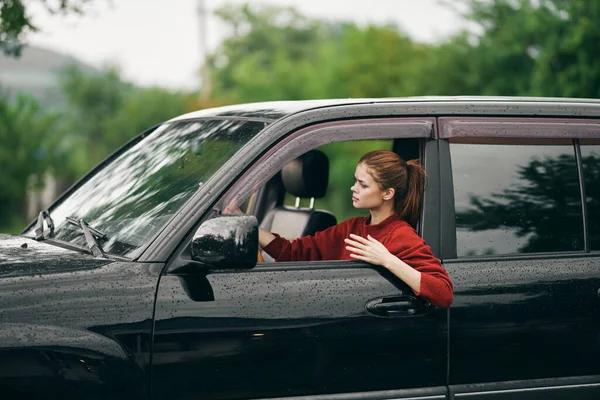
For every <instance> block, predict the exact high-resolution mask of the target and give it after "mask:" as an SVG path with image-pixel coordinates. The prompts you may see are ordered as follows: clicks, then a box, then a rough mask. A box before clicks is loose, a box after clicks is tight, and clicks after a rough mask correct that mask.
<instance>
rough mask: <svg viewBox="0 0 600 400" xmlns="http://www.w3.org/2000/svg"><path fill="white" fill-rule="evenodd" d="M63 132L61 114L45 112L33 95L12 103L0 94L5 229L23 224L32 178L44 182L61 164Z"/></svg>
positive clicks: (0, 226)
mask: <svg viewBox="0 0 600 400" xmlns="http://www.w3.org/2000/svg"><path fill="white" fill-rule="evenodd" d="M62 132H63V131H62V129H61V125H60V118H59V115H58V114H49V113H46V112H44V110H42V108H41V107H40V106H39V104H38V103H37V102H36V101H35V100H34V99H33V98H31V97H28V96H24V95H21V96H18V97H17V99H16V101H15V102H14V103H9V102H8V99H7V97H0V143H2V145H1V146H0V170H1V171H2V174H0V187H1V188H2V190H0V230H1V231H12V232H15V231H18V230H20V229H21V228H22V227H23V224H24V220H25V197H26V191H27V188H28V186H29V182H30V179H32V178H34V179H33V180H34V181H35V182H43V181H44V179H43V178H44V177H43V175H44V173H45V172H46V171H49V170H52V169H53V167H55V166H57V165H58V164H59V160H60V159H61V154H60V151H61V150H60V146H61V142H62Z"/></svg>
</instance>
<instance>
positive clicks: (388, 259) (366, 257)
mask: <svg viewBox="0 0 600 400" xmlns="http://www.w3.org/2000/svg"><path fill="white" fill-rule="evenodd" d="M344 241H345V242H346V244H347V245H348V246H347V247H346V249H347V250H349V251H350V252H351V253H352V254H350V257H353V258H356V259H357V260H362V261H366V262H368V263H371V264H375V265H381V266H383V267H385V268H387V269H389V270H390V271H391V272H392V273H393V274H394V275H396V276H397V277H398V278H400V279H402V281H403V282H404V283H406V284H407V285H408V286H410V288H411V289H412V290H414V291H415V292H416V293H419V292H420V291H421V273H420V272H419V271H417V270H416V269H414V268H413V267H411V266H410V265H408V264H407V263H405V262H404V261H402V260H401V259H399V258H398V257H396V256H395V255H393V254H392V253H390V252H389V250H388V249H387V248H386V247H385V246H384V245H383V244H381V243H380V242H378V241H377V240H375V239H374V238H373V237H372V236H371V235H369V236H367V239H365V238H363V237H361V236H358V235H355V234H353V233H351V234H350V239H344Z"/></svg>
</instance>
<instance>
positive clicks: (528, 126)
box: [438, 117, 600, 263]
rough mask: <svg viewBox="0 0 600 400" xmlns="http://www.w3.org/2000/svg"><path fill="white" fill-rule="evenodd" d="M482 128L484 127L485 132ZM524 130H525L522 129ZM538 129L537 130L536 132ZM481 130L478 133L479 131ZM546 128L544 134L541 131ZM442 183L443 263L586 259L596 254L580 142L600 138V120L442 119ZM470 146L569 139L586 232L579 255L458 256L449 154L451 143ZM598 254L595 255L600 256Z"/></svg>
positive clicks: (439, 121)
mask: <svg viewBox="0 0 600 400" xmlns="http://www.w3.org/2000/svg"><path fill="white" fill-rule="evenodd" d="M481 127H484V128H483V129H482V128H481ZM523 127H524V128H523ZM536 127H537V128H536ZM478 128H479V129H478ZM542 128H544V129H545V130H542ZM438 132H439V139H440V140H439V146H440V166H439V168H440V179H441V182H442V185H441V190H442V198H444V199H446V201H441V202H440V208H441V210H440V212H441V215H442V217H441V220H442V227H441V232H442V237H443V241H442V260H443V261H444V262H450V263H453V262H461V261H469V262H472V261H494V260H519V259H525V260H526V259H540V258H567V257H574V256H587V255H589V254H590V253H593V252H592V251H591V250H590V245H589V231H588V229H589V228H588V225H589V224H588V218H589V215H588V210H587V202H586V198H585V180H584V175H583V174H584V171H583V169H582V161H581V147H580V139H583V140H588V139H597V138H600V119H582V118H573V119H569V118H535V117H532V118H514V117H506V118H501V117H439V118H438ZM454 138H455V139H458V141H459V142H464V143H469V142H471V141H476V140H477V139H486V140H490V139H498V140H499V141H503V140H507V139H508V140H510V139H522V140H527V139H532V140H538V139H567V140H569V141H570V142H571V145H572V146H573V150H574V155H575V160H576V168H577V176H578V184H579V193H580V197H581V214H582V230H583V249H582V250H577V251H560V252H539V253H511V254H494V255H477V256H461V257H459V256H458V255H457V245H458V243H457V237H456V209H455V198H454V178H453V170H452V160H451V154H450V140H451V139H454ZM597 252H598V251H596V253H597Z"/></svg>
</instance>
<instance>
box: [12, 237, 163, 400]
mask: <svg viewBox="0 0 600 400" xmlns="http://www.w3.org/2000/svg"><path fill="white" fill-rule="evenodd" d="M0 252H1V254H2V260H1V261H0V288H1V289H0V388H3V390H4V392H3V395H2V398H11V395H12V396H15V398H27V396H29V397H30V398H45V399H54V398H56V399H59V398H60V399H82V398H86V399H92V398H97V399H104V398H108V397H110V398H116V399H119V398H123V399H131V398H147V397H148V394H149V393H148V390H149V382H148V373H149V365H150V352H151V330H152V316H153V306H154V296H155V292H156V285H157V282H158V277H159V273H160V270H161V265H156V264H149V263H130V262H119V261H111V260H108V259H106V258H94V257H92V256H88V255H84V254H80V253H77V252H74V251H71V250H65V249H62V248H59V247H56V246H52V245H49V244H46V243H40V242H36V241H34V240H31V239H27V238H23V237H15V236H8V235H0ZM5 395H6V396H7V397H5Z"/></svg>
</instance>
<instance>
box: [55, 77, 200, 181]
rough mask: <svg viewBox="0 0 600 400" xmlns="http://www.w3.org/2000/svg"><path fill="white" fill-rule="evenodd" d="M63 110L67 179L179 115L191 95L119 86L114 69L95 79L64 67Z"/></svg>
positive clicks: (155, 88) (183, 110) (72, 177)
mask: <svg viewBox="0 0 600 400" xmlns="http://www.w3.org/2000/svg"><path fill="white" fill-rule="evenodd" d="M61 85H62V90H63V91H64V93H65V96H66V98H67V102H68V105H69V108H68V109H67V110H66V111H65V118H66V120H67V121H68V122H67V124H68V131H69V141H70V143H71V145H70V146H71V148H72V150H73V151H72V159H73V163H72V165H73V169H72V170H71V172H72V174H71V176H70V179H71V180H72V179H74V178H76V177H78V176H80V175H81V174H82V173H84V172H86V171H87V170H89V169H90V168H91V167H92V166H94V165H96V164H97V163H98V162H100V161H101V160H102V159H104V158H105V157H106V156H107V155H108V154H110V153H111V152H113V151H114V150H116V149H117V148H118V147H119V146H121V145H123V144H124V143H126V142H127V141H128V140H129V139H131V138H133V137H134V136H136V135H137V134H139V133H141V132H142V131H143V130H145V129H147V128H150V127H151V126H154V125H156V124H158V123H160V122H163V121H165V120H168V119H170V118H173V117H176V116H177V115H180V114H183V113H184V112H185V111H186V110H187V105H188V103H189V102H190V99H191V95H190V94H186V93H179V92H173V91H169V90H166V89H161V88H157V87H153V88H138V87H135V86H134V85H132V84H131V83H128V82H125V81H124V80H123V79H122V78H121V76H120V73H119V71H118V70H117V69H116V68H109V69H106V70H104V71H102V73H100V74H97V75H92V74H87V73H85V72H83V71H81V70H79V69H77V68H74V67H70V68H67V69H66V70H64V71H63V72H62V74H61Z"/></svg>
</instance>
